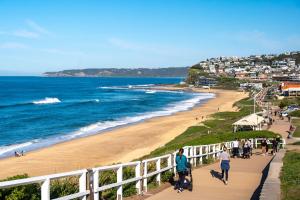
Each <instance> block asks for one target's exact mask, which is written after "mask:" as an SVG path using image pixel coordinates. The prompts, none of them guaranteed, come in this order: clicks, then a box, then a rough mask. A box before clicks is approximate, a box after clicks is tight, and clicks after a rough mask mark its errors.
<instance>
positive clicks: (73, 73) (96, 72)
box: [44, 67, 189, 77]
mask: <svg viewBox="0 0 300 200" xmlns="http://www.w3.org/2000/svg"><path fill="white" fill-rule="evenodd" d="M188 69H189V68H188V67H168V68H135V69H124V68H123V69H120V68H102V69H96V68H95V69H72V70H63V71H58V72H45V73H44V75H45V76H49V77H186V76H187V74H188Z"/></svg>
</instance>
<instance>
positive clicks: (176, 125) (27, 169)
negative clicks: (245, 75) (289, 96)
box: [0, 86, 246, 179]
mask: <svg viewBox="0 0 300 200" xmlns="http://www.w3.org/2000/svg"><path fill="white" fill-rule="evenodd" d="M155 89H162V90H186V89H187V90H188V91H192V92H206V93H207V92H211V93H214V94H215V95H216V96H215V98H213V99H209V100H208V101H206V102H204V103H203V104H200V105H196V106H195V107H193V108H192V109H190V110H187V111H181V112H177V113H174V114H172V115H168V116H161V117H154V118H151V119H147V120H144V121H142V122H138V123H134V124H129V125H126V126H122V127H118V128H116V129H113V130H108V131H104V132H101V133H100V134H96V135H91V136H87V137H83V138H78V139H74V140H71V141H66V142H62V143H59V144H55V145H53V146H50V147H46V148H42V149H38V150H35V151H31V152H29V153H27V154H26V155H25V156H24V157H18V158H15V157H9V158H4V159H1V160H0V165H1V166H4V169H3V170H1V171H0V178H1V179H2V178H6V177H9V176H13V175H17V174H24V173H27V174H29V175H30V176H38V175H46V174H52V173H60V172H65V171H72V170H77V169H82V168H91V167H95V166H100V165H108V164H112V163H117V162H128V161H131V160H133V159H136V158H139V157H142V156H144V155H146V154H149V153H150V152H151V151H153V150H155V149H156V148H158V147H160V146H163V145H164V144H166V143H167V142H169V141H170V140H172V139H173V138H175V137H176V136H178V135H180V134H181V133H182V132H184V131H185V130H186V128H188V127H189V126H192V125H196V124H197V123H200V122H201V121H202V117H204V119H203V120H205V119H206V116H208V115H210V114H213V113H215V112H217V111H218V108H219V110H220V111H233V110H234V108H233V107H232V105H233V103H234V102H236V101H238V100H240V99H242V98H244V97H246V94H245V93H243V92H237V91H230V90H210V91H209V90H204V89H192V90H191V89H190V88H186V89H185V88H175V87H173V86H160V87H158V88H155ZM196 118H198V120H196Z"/></svg>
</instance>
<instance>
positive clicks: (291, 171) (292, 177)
mask: <svg viewBox="0 0 300 200" xmlns="http://www.w3.org/2000/svg"><path fill="white" fill-rule="evenodd" d="M280 180H281V191H282V199H283V200H299V197H300V153H299V152H296V151H290V152H287V153H286V154H285V156H284V158H283V167H282V172H281V176H280Z"/></svg>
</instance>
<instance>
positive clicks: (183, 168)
mask: <svg viewBox="0 0 300 200" xmlns="http://www.w3.org/2000/svg"><path fill="white" fill-rule="evenodd" d="M183 152H184V150H183V148H181V149H179V153H178V154H177V156H176V170H177V172H178V176H179V185H178V190H177V192H178V193H180V192H182V191H183V185H184V181H185V176H186V174H187V168H188V162H187V158H186V156H185V155H183Z"/></svg>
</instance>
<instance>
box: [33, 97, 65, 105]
mask: <svg viewBox="0 0 300 200" xmlns="http://www.w3.org/2000/svg"><path fill="white" fill-rule="evenodd" d="M60 102H61V101H60V100H59V99H58V98H51V97H46V98H45V99H42V100H38V101H33V102H32V103H34V104H53V103H60Z"/></svg>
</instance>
